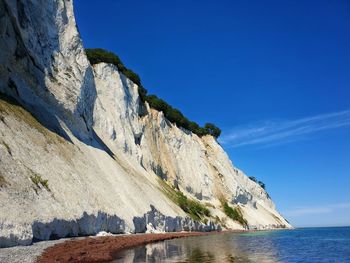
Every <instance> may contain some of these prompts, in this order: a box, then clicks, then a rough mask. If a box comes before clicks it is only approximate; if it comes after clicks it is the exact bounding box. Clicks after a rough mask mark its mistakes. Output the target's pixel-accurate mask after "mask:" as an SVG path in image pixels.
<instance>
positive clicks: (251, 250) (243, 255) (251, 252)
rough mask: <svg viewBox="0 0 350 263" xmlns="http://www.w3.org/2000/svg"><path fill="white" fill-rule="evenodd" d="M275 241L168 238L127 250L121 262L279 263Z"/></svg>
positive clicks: (227, 237)
mask: <svg viewBox="0 0 350 263" xmlns="http://www.w3.org/2000/svg"><path fill="white" fill-rule="evenodd" d="M274 251H275V249H274V244H273V243H272V242H270V240H268V239H266V238H264V237H263V236H259V237H258V238H257V239H256V238H254V236H246V235H240V234H232V233H227V234H219V235H210V236H200V237H189V238H181V239H173V240H167V241H164V242H159V243H154V244H149V245H146V246H140V247H136V248H134V249H130V250H127V251H124V252H122V253H120V254H119V255H118V259H116V260H114V261H113V263H117V262H118V263H119V262H130V263H131V262H133V263H140V262H178V263H180V262H181V263H185V262H188V263H192V262H204V263H205V262H222V263H225V262H278V260H276V254H275V252H274Z"/></svg>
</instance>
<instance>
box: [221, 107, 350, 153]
mask: <svg viewBox="0 0 350 263" xmlns="http://www.w3.org/2000/svg"><path fill="white" fill-rule="evenodd" d="M345 126H350V110H346V111H340V112H335V113H328V114H321V115H316V116H312V117H307V118H302V119H298V120H291V121H268V122H263V123H258V124H255V125H250V126H248V127H241V128H237V129H233V130H232V131H230V132H228V133H227V134H223V136H222V137H221V139H220V143H221V144H223V145H226V146H229V147H240V146H245V145H255V144H280V143H283V142H289V141H295V140H297V139H300V138H302V137H303V136H305V135H309V134H311V133H315V132H319V131H323V130H330V129H337V128H341V127H345Z"/></svg>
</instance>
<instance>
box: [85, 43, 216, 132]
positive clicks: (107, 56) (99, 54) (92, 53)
mask: <svg viewBox="0 0 350 263" xmlns="http://www.w3.org/2000/svg"><path fill="white" fill-rule="evenodd" d="M86 55H87V58H88V59H89V61H90V63H91V64H92V65H94V64H97V63H101V62H104V63H110V64H113V65H115V66H116V67H117V68H118V70H119V71H120V72H121V73H122V74H123V75H124V76H126V77H127V78H128V79H130V80H131V81H132V82H134V83H135V84H137V85H138V92H139V95H140V99H141V101H142V102H146V101H147V102H148V103H149V105H150V107H151V108H153V109H156V110H158V111H162V112H163V113H164V116H165V118H167V119H168V120H169V121H170V122H172V123H175V124H176V125H177V126H178V127H182V128H185V129H187V130H190V131H191V132H193V133H195V134H197V135H198V136H200V137H201V136H204V135H207V134H210V135H212V136H214V137H215V138H218V137H219V136H220V134H221V130H220V129H219V128H218V127H216V126H215V125H214V124H212V123H207V124H206V125H205V126H204V127H200V126H199V125H198V124H197V123H195V122H193V121H190V120H188V119H187V118H186V117H185V116H184V115H183V114H182V113H181V111H179V110H178V109H175V108H173V107H172V106H171V105H169V104H168V103H167V102H166V101H164V100H162V99H160V98H158V97H157V96H156V95H147V90H146V89H145V88H144V87H143V86H142V84H141V79H140V77H139V75H137V74H136V73H135V72H133V71H132V70H131V69H128V68H127V67H125V66H124V64H123V62H122V61H121V60H120V58H119V57H118V56H117V55H115V54H114V53H112V52H109V51H107V50H104V49H101V48H89V49H86Z"/></svg>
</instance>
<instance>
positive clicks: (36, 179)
mask: <svg viewBox="0 0 350 263" xmlns="http://www.w3.org/2000/svg"><path fill="white" fill-rule="evenodd" d="M30 180H32V182H33V184H35V186H36V188H39V189H40V188H41V187H40V185H42V186H43V187H45V189H46V190H47V191H49V192H51V190H50V188H49V181H48V180H45V179H43V178H42V177H41V176H40V175H38V174H33V175H31V176H30Z"/></svg>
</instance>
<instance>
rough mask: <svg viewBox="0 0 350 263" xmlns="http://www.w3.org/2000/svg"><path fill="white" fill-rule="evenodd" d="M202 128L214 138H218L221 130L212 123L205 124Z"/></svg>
mask: <svg viewBox="0 0 350 263" xmlns="http://www.w3.org/2000/svg"><path fill="white" fill-rule="evenodd" d="M204 129H205V131H206V132H207V133H208V134H210V135H212V136H214V137H215V138H218V137H219V136H220V134H221V130H220V129H219V128H218V127H216V126H215V125H214V124H212V123H207V124H205V126H204Z"/></svg>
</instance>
